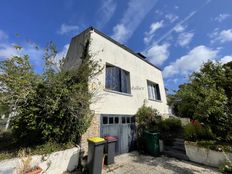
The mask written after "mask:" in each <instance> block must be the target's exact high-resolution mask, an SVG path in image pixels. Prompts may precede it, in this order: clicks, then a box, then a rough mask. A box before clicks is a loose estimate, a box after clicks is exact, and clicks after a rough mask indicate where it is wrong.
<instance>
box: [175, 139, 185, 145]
mask: <svg viewBox="0 0 232 174" xmlns="http://www.w3.org/2000/svg"><path fill="white" fill-rule="evenodd" d="M174 142H182V143H183V144H184V139H182V138H175V139H174Z"/></svg>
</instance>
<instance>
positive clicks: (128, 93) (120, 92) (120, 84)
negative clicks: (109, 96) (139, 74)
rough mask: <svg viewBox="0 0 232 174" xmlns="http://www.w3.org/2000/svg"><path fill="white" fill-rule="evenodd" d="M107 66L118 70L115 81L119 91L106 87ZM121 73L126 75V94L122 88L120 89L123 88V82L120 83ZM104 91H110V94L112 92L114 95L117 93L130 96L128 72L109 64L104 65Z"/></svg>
mask: <svg viewBox="0 0 232 174" xmlns="http://www.w3.org/2000/svg"><path fill="white" fill-rule="evenodd" d="M107 66H108V67H114V68H117V69H118V70H119V77H118V79H117V80H118V83H119V90H114V89H111V88H108V87H107ZM123 73H124V74H126V77H128V79H127V83H126V86H127V91H128V92H125V91H123V87H122V86H123V82H122V74H123ZM105 90H106V91H110V92H114V93H119V94H125V95H131V82H130V72H129V71H127V70H125V69H122V68H120V67H118V66H115V65H112V64H110V63H106V65H105Z"/></svg>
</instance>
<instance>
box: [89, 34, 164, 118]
mask: <svg viewBox="0 0 232 174" xmlns="http://www.w3.org/2000/svg"><path fill="white" fill-rule="evenodd" d="M90 38H91V39H90V40H91V45H90V51H91V52H92V54H94V60H98V61H99V64H100V65H101V66H102V67H105V65H106V63H109V64H112V65H114V66H117V67H119V68H122V69H124V70H126V71H128V72H130V84H131V94H122V93H119V92H113V91H111V92H109V91H108V90H106V89H105V68H104V69H103V71H102V72H101V73H100V74H99V75H98V76H97V77H96V78H95V79H91V84H92V85H93V86H94V88H97V91H98V95H97V97H95V99H94V101H93V104H92V105H91V109H92V110H94V111H95V113H99V114H128V115H134V114H135V113H136V112H137V110H138V108H139V107H141V106H142V105H143V103H144V102H145V103H146V104H147V105H148V106H152V107H153V108H156V109H157V110H158V111H159V112H160V113H162V114H168V106H167V101H166V94H165V89H164V84H163V78H162V73H161V71H160V70H158V69H157V68H155V67H153V66H152V65H150V64H148V63H146V62H144V61H143V60H141V59H139V58H138V57H136V56H135V55H133V54H131V53H130V52H128V51H126V50H125V49H123V48H121V47H119V46H118V45H116V44H115V43H113V42H111V41H109V40H108V39H106V38H104V37H102V36H101V35H99V34H98V33H95V32H94V31H91V34H90ZM147 80H150V81H152V82H155V83H157V84H159V88H160V94H161V101H152V100H149V99H148V89H147ZM99 82H100V84H99ZM96 84H98V85H96ZM96 86H97V87H96Z"/></svg>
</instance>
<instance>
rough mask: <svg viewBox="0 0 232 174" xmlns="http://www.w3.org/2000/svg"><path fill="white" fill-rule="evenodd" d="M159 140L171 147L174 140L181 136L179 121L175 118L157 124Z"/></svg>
mask: <svg viewBox="0 0 232 174" xmlns="http://www.w3.org/2000/svg"><path fill="white" fill-rule="evenodd" d="M159 131H160V138H161V139H162V140H163V141H164V144H166V145H171V144H172V142H173V141H174V139H175V138H176V137H177V136H178V135H179V134H181V131H182V126H181V121H180V120H179V119H175V118H168V119H165V120H163V121H161V122H160V123H159Z"/></svg>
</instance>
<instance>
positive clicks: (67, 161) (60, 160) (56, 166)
mask: <svg viewBox="0 0 232 174" xmlns="http://www.w3.org/2000/svg"><path fill="white" fill-rule="evenodd" d="M79 154H80V147H75V148H72V149H67V150H64V151H58V152H53V153H51V154H48V155H34V156H31V158H30V157H29V158H30V160H29V158H24V159H23V158H13V159H7V160H3V161H0V173H1V174H17V173H19V172H20V171H21V170H22V169H23V168H24V166H25V165H26V162H23V161H29V163H30V167H31V168H32V167H35V166H39V167H40V168H42V170H43V172H44V173H47V174H62V173H63V172H65V171H72V170H74V169H75V168H76V167H77V165H78V161H79Z"/></svg>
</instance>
